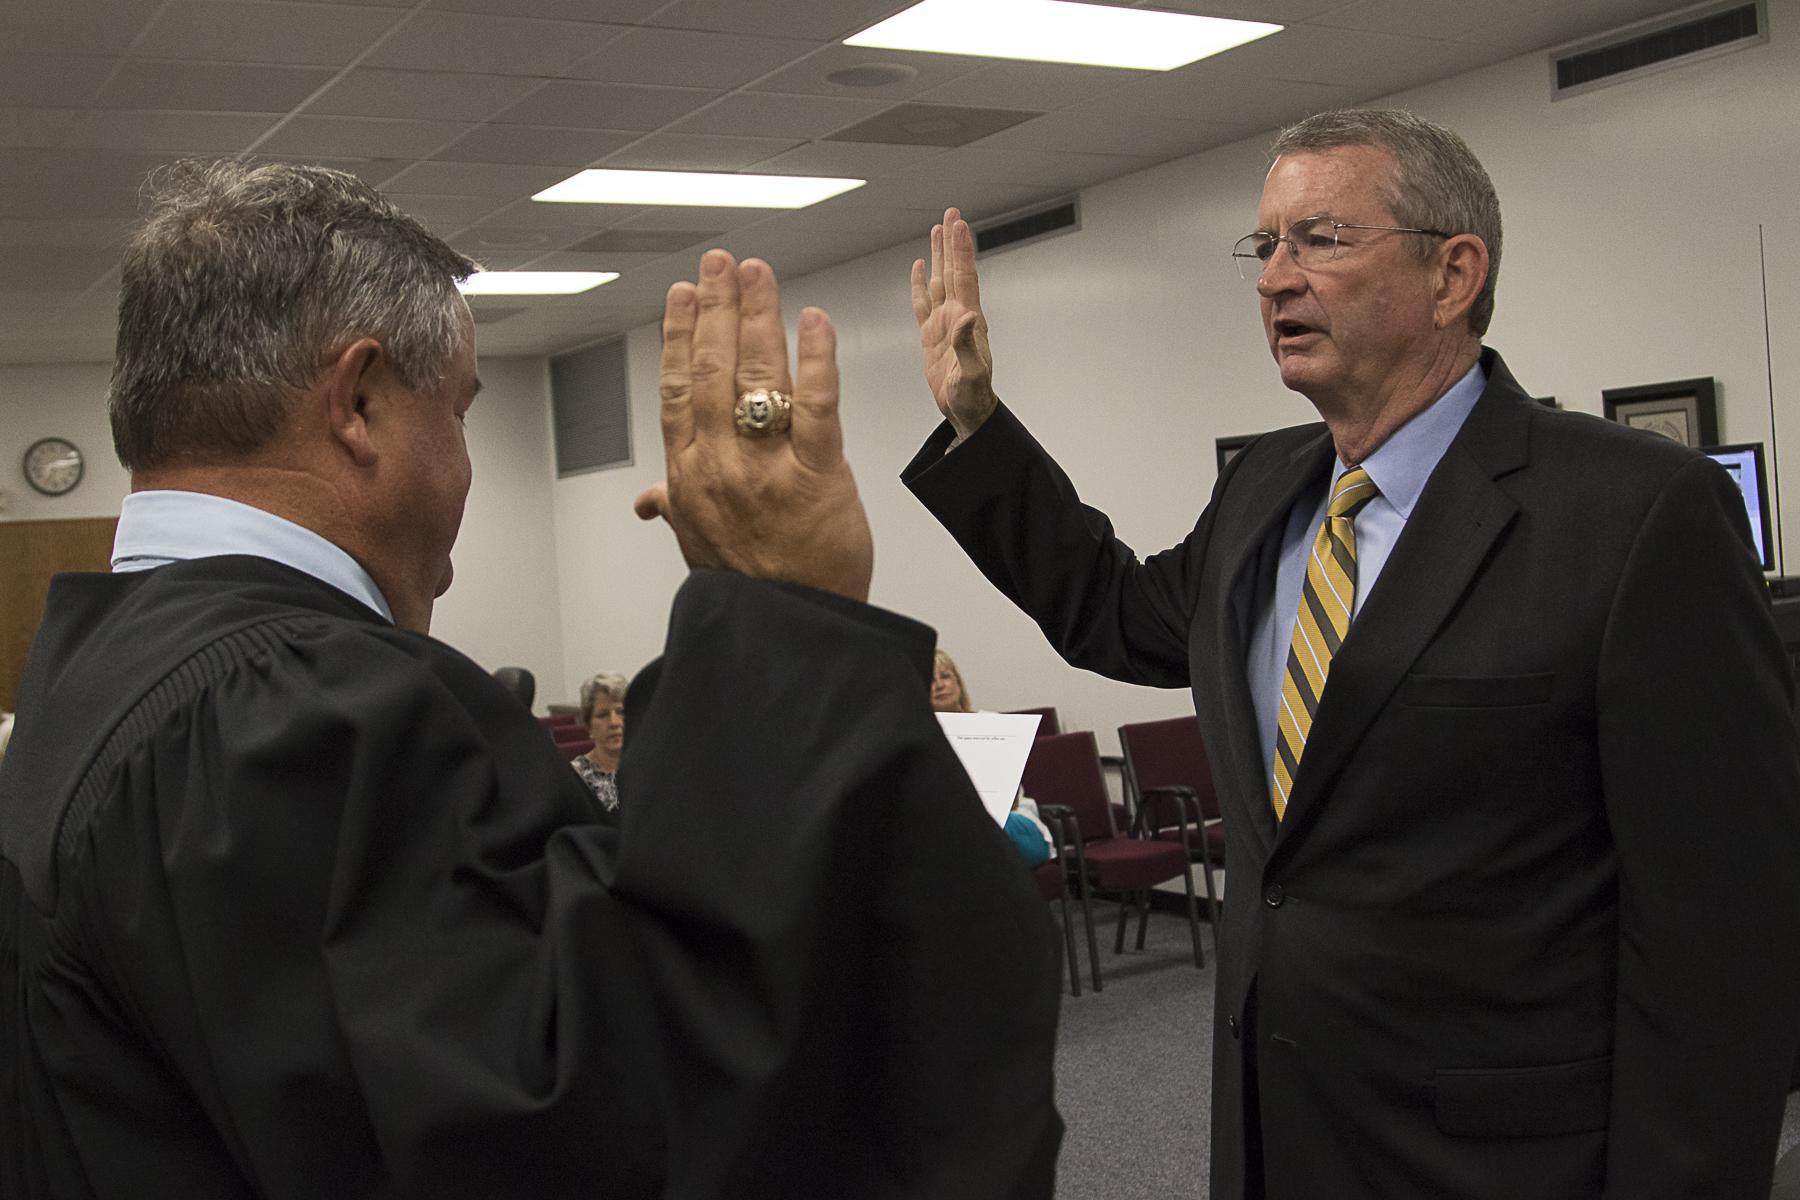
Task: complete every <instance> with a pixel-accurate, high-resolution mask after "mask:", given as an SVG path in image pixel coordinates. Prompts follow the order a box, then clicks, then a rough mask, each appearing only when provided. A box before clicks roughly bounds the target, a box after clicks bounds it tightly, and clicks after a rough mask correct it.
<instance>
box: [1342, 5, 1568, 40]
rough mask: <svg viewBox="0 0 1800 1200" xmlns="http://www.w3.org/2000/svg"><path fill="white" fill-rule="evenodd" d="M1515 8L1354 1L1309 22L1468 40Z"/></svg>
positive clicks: (1372, 31)
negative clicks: (1495, 14)
mask: <svg viewBox="0 0 1800 1200" xmlns="http://www.w3.org/2000/svg"><path fill="white" fill-rule="evenodd" d="M1516 5H1517V0H1509V2H1508V3H1500V2H1497V3H1492V4H1442V3H1437V2H1435V0H1352V2H1351V3H1348V4H1345V5H1344V6H1343V7H1341V8H1334V9H1332V10H1331V11H1330V12H1328V13H1324V14H1322V15H1321V16H1319V17H1318V18H1317V19H1315V20H1313V21H1310V22H1308V23H1309V24H1312V25H1317V26H1319V27H1321V28H1325V29H1358V30H1362V31H1363V32H1365V33H1399V34H1405V35H1407V36H1410V37H1428V38H1441V39H1455V38H1460V37H1465V36H1466V35H1467V34H1468V32H1469V31H1470V30H1471V29H1473V28H1474V27H1476V26H1477V25H1480V24H1482V23H1483V22H1484V20H1486V19H1487V18H1488V17H1489V15H1490V14H1491V13H1492V12H1493V11H1494V10H1495V9H1501V10H1504V9H1506V8H1508V7H1516ZM1570 7H1571V8H1572V7H1575V6H1573V5H1571V6H1570Z"/></svg>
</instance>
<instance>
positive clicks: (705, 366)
mask: <svg viewBox="0 0 1800 1200" xmlns="http://www.w3.org/2000/svg"><path fill="white" fill-rule="evenodd" d="M758 388H765V389H773V390H778V391H781V392H783V393H786V394H787V395H788V397H789V398H790V400H791V402H792V405H793V407H792V410H791V423H790V425H789V427H788V428H787V429H786V430H784V431H782V432H778V433H766V434H764V435H762V436H749V435H746V434H743V433H740V432H739V431H738V428H737V425H736V421H735V406H736V404H737V400H738V396H739V395H740V394H741V393H743V392H747V391H751V390H754V389H758ZM662 431H663V456H664V463H665V466H666V470H667V475H666V478H665V479H664V481H663V482H662V483H659V484H657V485H656V486H654V487H652V488H649V489H647V490H646V491H645V492H644V493H643V494H642V495H640V496H639V497H638V498H637V501H636V503H635V505H634V508H635V510H636V512H637V515H638V516H640V517H642V518H644V519H646V520H649V519H653V518H655V517H659V516H660V517H663V518H664V519H666V520H667V521H668V522H669V525H670V526H671V527H672V528H673V529H674V530H675V539H676V541H677V542H678V543H680V546H681V553H682V556H683V557H684V558H685V559H686V560H687V563H688V565H689V566H691V567H720V568H724V569H727V570H733V571H740V572H742V573H743V574H746V575H750V576H754V577H756V578H758V579H772V580H782V581H785V582H789V583H799V584H804V585H806V586H808V587H815V588H819V589H821V590H823V591H828V592H835V593H837V594H838V595H840V596H848V597H849V598H851V599H853V600H867V599H868V596H869V579H870V576H871V574H872V573H873V571H874V559H875V551H874V542H873V540H872V538H871V537H870V534H869V520H868V517H867V516H866V515H865V514H864V512H863V506H862V499H861V498H860V497H859V496H858V495H857V491H856V480H855V479H854V478H853V477H852V476H851V473H850V464H849V463H848V462H846V461H845V460H844V445H843V428H842V426H841V424H840V423H839V420H838V373H837V335H836V333H835V332H834V331H833V330H832V327H831V318H829V317H827V316H826V315H825V313H824V312H823V311H822V310H820V309H816V308H808V309H806V310H804V311H802V312H801V314H800V333H799V342H798V362H797V364H796V370H795V372H794V374H793V376H792V377H790V375H789V372H788V360H787V335H786V332H785V330H784V329H783V327H782V323H781V299H780V292H779V290H778V288H777V285H776V281H775V272H774V271H773V270H771V269H770V267H769V265H768V264H767V263H765V262H763V261H761V260H760V259H754V258H752V259H748V260H746V261H745V262H744V263H743V264H742V265H739V264H738V263H737V262H735V261H734V260H733V259H732V257H731V255H730V254H728V253H726V252H725V251H723V250H709V251H707V253H706V255H705V256H704V257H703V258H702V259H701V260H700V282H699V284H698V286H696V285H695V284H692V283H687V282H685V281H684V282H681V283H677V284H675V285H674V286H673V287H671V288H670V289H669V295H668V300H667V304H666V306H665V308H664V313H663V353H662Z"/></svg>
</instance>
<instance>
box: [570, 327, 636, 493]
mask: <svg viewBox="0 0 1800 1200" xmlns="http://www.w3.org/2000/svg"><path fill="white" fill-rule="evenodd" d="M550 415H551V425H552V430H553V432H554V434H555V438H556V477H557V478H558V479H567V478H568V477H569V476H571V475H581V474H585V473H586V472H588V471H598V470H601V469H603V468H605V467H624V466H630V465H631V461H632V459H631V396H630V392H629V388H628V385H627V380H626V374H625V339H624V338H622V337H621V338H613V339H612V340H610V341H605V342H598V343H596V344H594V345H592V346H586V347H584V348H582V349H580V350H571V351H570V352H569V353H567V354H558V355H555V356H553V357H552V358H551V359H550Z"/></svg>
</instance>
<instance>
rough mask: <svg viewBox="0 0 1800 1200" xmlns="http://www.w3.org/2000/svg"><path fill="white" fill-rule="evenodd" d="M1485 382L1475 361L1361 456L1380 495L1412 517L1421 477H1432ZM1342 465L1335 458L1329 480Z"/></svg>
mask: <svg viewBox="0 0 1800 1200" xmlns="http://www.w3.org/2000/svg"><path fill="white" fill-rule="evenodd" d="M1486 387H1487V375H1486V374H1485V373H1484V372H1483V371H1482V369H1481V363H1480V362H1477V363H1476V364H1475V365H1474V366H1472V367H1470V368H1469V371H1468V374H1466V375H1464V376H1463V377H1462V378H1461V379H1459V380H1457V381H1456V383H1455V384H1453V385H1452V386H1451V388H1450V390H1449V391H1447V392H1445V393H1444V394H1443V395H1442V396H1440V397H1438V398H1437V400H1436V401H1435V402H1433V403H1432V405H1431V406H1430V407H1429V408H1427V409H1425V410H1424V411H1423V412H1419V413H1416V414H1414V415H1413V416H1412V417H1411V418H1410V419H1409V420H1408V421H1407V422H1406V424H1404V425H1402V426H1401V427H1400V428H1398V429H1396V430H1395V431H1394V432H1393V435H1392V436H1390V437H1389V438H1388V440H1387V441H1385V442H1383V443H1381V445H1380V446H1378V447H1376V449H1375V452H1374V453H1373V454H1371V455H1369V457H1367V458H1365V459H1364V460H1363V463H1362V465H1363V469H1364V470H1365V471H1367V472H1368V473H1369V478H1370V479H1373V480H1374V481H1375V486H1376V487H1377V488H1378V489H1380V491H1381V498H1382V499H1383V500H1386V501H1387V502H1388V503H1389V504H1391V505H1393V506H1394V508H1395V509H1396V510H1398V511H1399V513H1400V515H1401V516H1402V517H1405V518H1407V519H1408V520H1410V519H1411V518H1412V510H1413V505H1414V504H1416V503H1417V502H1418V499H1419V493H1420V492H1423V491H1424V490H1425V481H1426V480H1428V479H1430V478H1431V473H1432V472H1433V471H1434V470H1436V469H1437V465H1438V462H1439V460H1441V459H1442V458H1443V457H1444V451H1446V450H1448V449H1449V448H1450V443H1451V442H1453V441H1455V440H1456V435H1457V432H1458V431H1459V430H1461V429H1462V427H1463V422H1464V421H1466V420H1468V419H1469V412H1470V410H1471V409H1473V408H1474V407H1475V402H1476V401H1477V400H1479V399H1481V393H1482V391H1483V390H1484V389H1485V388H1486ZM1345 469H1346V468H1345V467H1344V464H1343V463H1342V462H1341V461H1340V462H1338V463H1337V465H1336V466H1335V468H1334V469H1333V470H1332V473H1331V481H1332V483H1333V484H1336V483H1337V478H1338V476H1339V475H1341V474H1343V472H1344V471H1345Z"/></svg>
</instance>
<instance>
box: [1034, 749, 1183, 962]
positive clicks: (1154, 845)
mask: <svg viewBox="0 0 1800 1200" xmlns="http://www.w3.org/2000/svg"><path fill="white" fill-rule="evenodd" d="M1024 784H1025V794H1026V795H1028V796H1030V797H1032V798H1033V799H1034V800H1036V801H1037V802H1038V805H1039V808H1040V811H1041V810H1042V807H1043V806H1044V805H1046V804H1048V805H1054V806H1056V807H1059V808H1064V809H1067V810H1068V816H1067V817H1066V818H1064V820H1063V822H1062V830H1061V832H1060V833H1059V835H1058V836H1059V840H1061V839H1066V840H1067V843H1068V848H1072V849H1073V850H1074V851H1075V879H1076V882H1077V883H1078V884H1079V886H1080V889H1081V891H1080V895H1081V908H1082V915H1083V917H1084V918H1085V919H1086V922H1087V936H1088V957H1089V959H1090V965H1091V966H1092V968H1093V976H1094V990H1095V991H1096V992H1097V991H1100V990H1101V984H1100V951H1099V946H1098V945H1097V944H1096V942H1095V940H1094V916H1093V909H1092V905H1091V903H1090V901H1091V898H1092V893H1093V892H1095V891H1100V892H1112V893H1115V894H1116V895H1118V897H1119V900H1120V905H1119V924H1118V930H1117V932H1116V933H1115V935H1114V938H1113V953H1114V954H1120V953H1123V952H1124V949H1125V917H1126V912H1127V909H1128V907H1130V902H1131V901H1132V900H1133V899H1135V902H1136V905H1137V908H1138V935H1137V948H1138V949H1139V950H1142V949H1143V948H1144V932H1145V929H1146V927H1147V925H1148V923H1149V916H1150V889H1151V888H1152V887H1154V886H1155V885H1157V884H1159V883H1161V882H1163V881H1164V880H1167V879H1176V878H1179V879H1180V880H1181V881H1182V884H1183V886H1184V887H1186V889H1187V909H1188V932H1189V934H1190V935H1191V936H1192V938H1193V942H1194V965H1195V966H1196V967H1204V966H1205V965H1206V951H1205V950H1203V949H1202V948H1201V945H1200V913H1199V910H1198V908H1197V907H1196V905H1195V903H1194V877H1193V875H1192V874H1191V873H1190V872H1189V870H1188V862H1189V854H1188V849H1187V846H1186V844H1185V843H1180V842H1171V841H1157V840H1152V839H1147V838H1137V837H1130V836H1126V835H1122V834H1121V833H1120V832H1119V830H1117V829H1116V828H1114V826H1113V817H1112V804H1111V802H1110V797H1109V796H1108V795H1107V791H1106V781H1105V779H1103V778H1102V777H1101V774H1100V755H1099V751H1098V749H1097V748H1096V746H1095V744H1094V735H1093V734H1092V733H1091V732H1086V731H1083V732H1080V733H1060V734H1051V735H1049V736H1047V737H1041V738H1038V739H1037V740H1036V741H1035V742H1033V743H1032V746H1031V754H1030V756H1029V757H1028V758H1027V759H1026V760H1025V780H1024Z"/></svg>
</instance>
